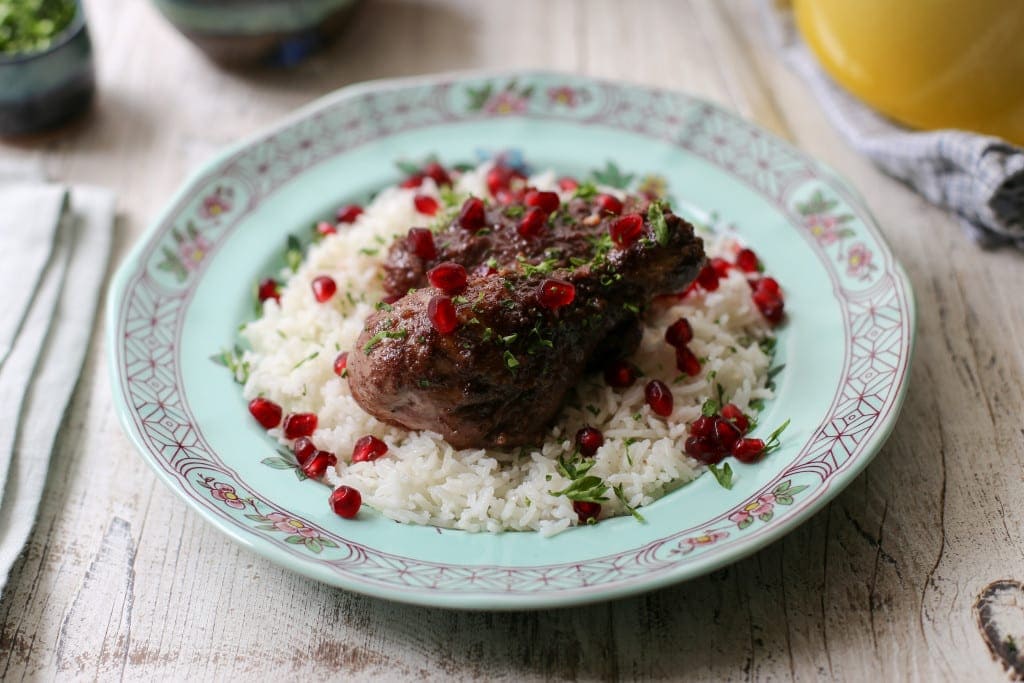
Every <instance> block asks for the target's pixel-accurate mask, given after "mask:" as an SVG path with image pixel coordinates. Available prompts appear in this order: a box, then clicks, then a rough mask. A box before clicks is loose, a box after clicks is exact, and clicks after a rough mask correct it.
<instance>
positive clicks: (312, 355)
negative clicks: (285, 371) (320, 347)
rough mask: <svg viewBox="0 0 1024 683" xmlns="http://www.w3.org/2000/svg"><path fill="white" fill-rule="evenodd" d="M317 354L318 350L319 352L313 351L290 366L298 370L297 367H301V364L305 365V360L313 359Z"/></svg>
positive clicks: (318, 353)
mask: <svg viewBox="0 0 1024 683" xmlns="http://www.w3.org/2000/svg"><path fill="white" fill-rule="evenodd" d="M319 355H320V352H319V351H314V352H313V353H311V354H309V355H308V356H306V357H305V358H303V359H302V360H300V361H299V362H298V363H296V364H295V365H294V366H293V367H292V370H298V369H299V368H301V367H302V366H303V365H305V364H306V363H307V362H309V361H311V360H313V359H314V358H316V357H317V356H319Z"/></svg>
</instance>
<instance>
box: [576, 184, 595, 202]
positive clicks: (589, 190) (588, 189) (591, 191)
mask: <svg viewBox="0 0 1024 683" xmlns="http://www.w3.org/2000/svg"><path fill="white" fill-rule="evenodd" d="M572 196H573V197H579V198H580V199H590V198H591V197H595V196H597V185H594V183H592V182H590V181H585V182H582V183H580V184H579V187H577V188H576V192H575V193H573V195H572Z"/></svg>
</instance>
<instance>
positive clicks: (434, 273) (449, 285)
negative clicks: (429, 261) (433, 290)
mask: <svg viewBox="0 0 1024 683" xmlns="http://www.w3.org/2000/svg"><path fill="white" fill-rule="evenodd" d="M427 279H428V280H430V284H431V285H433V286H434V287H437V288H438V289H440V290H442V291H443V292H444V293H445V294H453V293H455V292H459V291H461V290H462V289H463V288H464V287H465V286H466V269H465V268H464V267H463V266H462V265H460V264H458V263H452V262H451V261H445V262H444V263H441V264H439V265H436V266H434V267H433V268H431V269H430V270H429V271H427Z"/></svg>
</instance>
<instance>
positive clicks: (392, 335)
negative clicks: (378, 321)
mask: <svg viewBox="0 0 1024 683" xmlns="http://www.w3.org/2000/svg"><path fill="white" fill-rule="evenodd" d="M408 334H409V332H408V331H406V330H397V331H394V332H392V331H390V330H384V331H383V332H378V333H377V334H375V335H373V336H372V337H370V341H368V342H366V344H365V345H364V346H363V353H367V354H368V353H370V351H372V350H373V348H374V347H375V346H377V344H379V343H380V342H381V340H382V339H405V337H406V336H407V335H408Z"/></svg>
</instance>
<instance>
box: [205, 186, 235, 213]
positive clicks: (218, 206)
mask: <svg viewBox="0 0 1024 683" xmlns="http://www.w3.org/2000/svg"><path fill="white" fill-rule="evenodd" d="M230 194H231V193H230V191H228V192H225V191H224V190H223V189H222V188H220V187H218V188H217V189H215V190H214V191H213V192H211V193H210V194H208V195H206V197H204V198H203V203H202V205H201V206H200V207H199V215H200V216H202V217H203V218H216V217H217V216H219V215H221V214H222V213H224V212H225V211H230V210H231V199H230Z"/></svg>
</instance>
